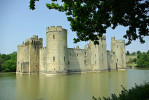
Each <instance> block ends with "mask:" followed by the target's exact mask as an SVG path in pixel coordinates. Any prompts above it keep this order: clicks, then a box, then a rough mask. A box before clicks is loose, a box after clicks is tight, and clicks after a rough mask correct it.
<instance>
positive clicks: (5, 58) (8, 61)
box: [0, 52, 17, 72]
mask: <svg viewBox="0 0 149 100" xmlns="http://www.w3.org/2000/svg"><path fill="white" fill-rule="evenodd" d="M16 61H17V52H13V53H11V54H8V55H6V54H0V71H3V72H15V71H16Z"/></svg>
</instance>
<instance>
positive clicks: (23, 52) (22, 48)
mask: <svg viewBox="0 0 149 100" xmlns="http://www.w3.org/2000/svg"><path fill="white" fill-rule="evenodd" d="M17 50H18V52H17V71H18V72H24V73H27V72H29V64H27V63H29V59H28V57H29V45H28V44H24V43H23V44H22V45H19V46H18V48H17Z"/></svg>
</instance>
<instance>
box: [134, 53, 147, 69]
mask: <svg viewBox="0 0 149 100" xmlns="http://www.w3.org/2000/svg"><path fill="white" fill-rule="evenodd" d="M137 67H149V53H148V52H147V53H141V54H138V56H137Z"/></svg>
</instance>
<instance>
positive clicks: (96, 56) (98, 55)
mask: <svg viewBox="0 0 149 100" xmlns="http://www.w3.org/2000/svg"><path fill="white" fill-rule="evenodd" d="M119 69H126V55H125V41H124V40H115V37H111V51H108V50H107V49H106V37H105V36H103V37H100V38H99V45H95V44H94V43H93V42H92V41H90V42H89V44H87V45H86V46H85V47H84V49H80V48H79V47H78V46H77V47H76V48H67V30H66V29H63V28H62V27H61V26H57V27H54V26H51V27H47V29H46V47H43V39H42V38H38V36H36V35H33V37H31V38H29V39H27V40H25V43H24V42H23V44H22V45H18V47H17V68H16V72H17V73H46V74H58V73H59V74H67V73H71V72H92V71H93V72H94V71H102V70H119Z"/></svg>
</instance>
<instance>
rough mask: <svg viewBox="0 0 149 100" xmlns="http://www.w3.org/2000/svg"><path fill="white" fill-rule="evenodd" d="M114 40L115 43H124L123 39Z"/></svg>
mask: <svg viewBox="0 0 149 100" xmlns="http://www.w3.org/2000/svg"><path fill="white" fill-rule="evenodd" d="M115 41H116V43H125V40H121V39H120V40H115Z"/></svg>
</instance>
